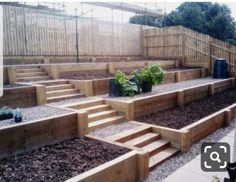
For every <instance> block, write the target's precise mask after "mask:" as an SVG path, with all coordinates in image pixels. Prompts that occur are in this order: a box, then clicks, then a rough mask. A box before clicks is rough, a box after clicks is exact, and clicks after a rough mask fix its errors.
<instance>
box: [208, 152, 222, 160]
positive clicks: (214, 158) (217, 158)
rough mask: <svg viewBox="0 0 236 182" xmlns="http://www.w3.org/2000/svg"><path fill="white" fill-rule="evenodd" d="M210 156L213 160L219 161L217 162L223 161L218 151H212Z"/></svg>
mask: <svg viewBox="0 0 236 182" xmlns="http://www.w3.org/2000/svg"><path fill="white" fill-rule="evenodd" d="M210 158H211V160H212V161H217V162H219V163H221V160H220V155H219V153H218V152H212V153H211V155H210Z"/></svg>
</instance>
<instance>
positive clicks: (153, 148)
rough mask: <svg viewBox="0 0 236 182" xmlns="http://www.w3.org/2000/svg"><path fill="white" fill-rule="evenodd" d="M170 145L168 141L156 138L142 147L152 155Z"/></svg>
mask: <svg viewBox="0 0 236 182" xmlns="http://www.w3.org/2000/svg"><path fill="white" fill-rule="evenodd" d="M169 146H170V142H168V141H166V140H163V139H160V140H156V141H154V142H152V143H150V144H148V145H146V146H144V147H142V149H144V150H146V151H148V152H149V154H150V156H152V155H154V154H155V153H158V152H160V151H162V150H164V149H166V148H168V147H169Z"/></svg>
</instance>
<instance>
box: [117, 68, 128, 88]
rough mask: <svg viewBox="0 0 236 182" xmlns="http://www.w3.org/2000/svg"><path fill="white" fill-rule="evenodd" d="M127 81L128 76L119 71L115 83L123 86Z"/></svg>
mask: <svg viewBox="0 0 236 182" xmlns="http://www.w3.org/2000/svg"><path fill="white" fill-rule="evenodd" d="M126 80H127V79H126V75H125V73H123V72H122V71H120V70H118V71H117V72H116V73H115V81H116V83H117V84H118V83H119V84H120V85H122V84H123V83H124V82H126Z"/></svg>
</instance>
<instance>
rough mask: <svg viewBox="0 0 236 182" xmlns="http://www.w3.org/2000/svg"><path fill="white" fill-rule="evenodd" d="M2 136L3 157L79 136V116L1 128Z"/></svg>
mask: <svg viewBox="0 0 236 182" xmlns="http://www.w3.org/2000/svg"><path fill="white" fill-rule="evenodd" d="M0 136H1V138H0V140H1V142H0V156H1V157H2V156H6V155H10V154H15V153H18V152H21V151H25V150H31V149H33V148H37V147H40V146H43V145H47V144H52V143H55V142H59V141H62V140H65V139H70V138H73V137H76V136H78V129H77V114H76V113H69V114H64V115H61V116H57V117H50V118H46V119H42V120H35V121H31V122H25V123H21V124H17V125H13V126H7V127H1V128H0Z"/></svg>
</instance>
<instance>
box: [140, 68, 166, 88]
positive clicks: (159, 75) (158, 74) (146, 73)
mask: <svg viewBox="0 0 236 182" xmlns="http://www.w3.org/2000/svg"><path fill="white" fill-rule="evenodd" d="M163 77H164V72H163V69H162V68H161V66H160V65H159V64H155V65H149V66H146V67H145V68H143V69H142V70H141V79H142V92H151V91H152V85H155V84H157V83H161V81H162V80H163Z"/></svg>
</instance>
